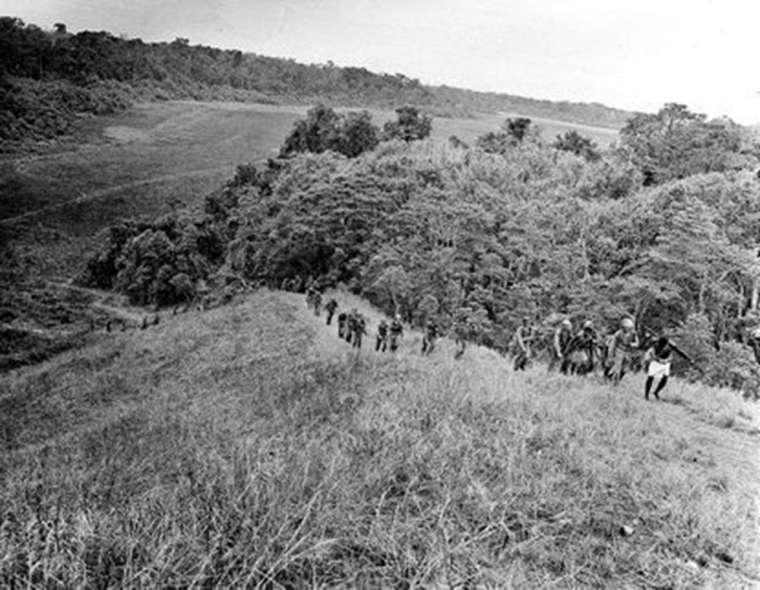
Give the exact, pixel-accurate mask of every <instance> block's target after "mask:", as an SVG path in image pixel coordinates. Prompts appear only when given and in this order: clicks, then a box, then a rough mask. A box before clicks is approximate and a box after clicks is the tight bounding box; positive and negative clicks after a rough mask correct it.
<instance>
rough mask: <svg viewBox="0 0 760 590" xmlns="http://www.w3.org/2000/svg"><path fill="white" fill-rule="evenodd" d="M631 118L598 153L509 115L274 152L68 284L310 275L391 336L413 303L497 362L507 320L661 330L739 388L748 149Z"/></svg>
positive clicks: (751, 290) (758, 271)
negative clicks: (352, 300)
mask: <svg viewBox="0 0 760 590" xmlns="http://www.w3.org/2000/svg"><path fill="white" fill-rule="evenodd" d="M412 111H413V109H412ZM410 112H411V111H409V110H407V109H400V110H399V123H400V122H401V121H402V120H406V119H408V117H409V115H410ZM330 113H332V111H331V110H330V109H326V108H325V107H319V108H317V109H314V110H313V111H312V112H310V113H309V116H308V117H307V119H306V120H305V121H302V122H299V123H297V124H296V126H295V128H294V134H296V135H299V137H301V136H302V135H300V134H302V132H304V130H306V132H308V133H307V136H308V137H305V138H304V142H303V143H302V145H303V146H308V145H309V142H312V145H317V144H318V138H319V137H320V136H322V137H329V136H330V133H329V130H330V129H341V128H343V127H342V126H343V123H341V122H340V118H339V117H338V116H337V115H335V114H334V113H332V115H331V114H330ZM643 117H644V118H641V117H639V118H636V119H633V120H632V121H631V123H630V124H629V125H628V127H627V128H626V129H627V131H626V133H624V134H623V142H622V143H623V144H622V146H621V147H620V148H619V149H616V150H615V151H611V152H606V153H601V152H599V151H598V150H596V149H595V146H594V145H593V143H592V142H590V141H589V140H587V139H585V138H582V137H576V136H573V135H572V134H568V135H566V136H564V137H559V138H557V140H556V141H555V142H554V143H553V144H548V143H545V142H543V141H542V140H541V139H540V134H539V133H537V132H536V130H535V129H534V128H533V126H532V124H531V122H530V120H527V119H518V120H515V119H513V120H508V121H506V122H505V125H504V126H503V128H502V129H501V130H498V131H495V132H494V133H491V134H488V135H487V136H484V137H482V138H480V140H478V142H477V143H476V145H475V146H472V147H468V146H465V145H463V144H462V143H461V142H458V141H456V140H451V141H449V142H448V143H445V144H441V143H435V142H431V141H418V140H416V138H415V137H413V136H409V137H406V138H405V139H407V141H403V140H400V139H394V138H393V137H392V136H391V137H388V136H384V135H383V133H382V132H381V131H380V130H379V129H377V130H375V131H374V132H373V134H374V135H375V136H380V137H381V139H383V140H384V141H381V142H380V143H379V144H377V146H376V147H374V141H373V142H372V145H367V146H366V149H364V150H362V151H361V153H359V154H347V155H344V154H340V153H336V151H335V150H333V149H322V148H321V147H320V148H319V149H313V150H312V149H309V148H306V149H299V150H285V152H287V153H288V154H289V155H290V157H288V158H286V159H279V160H270V162H269V164H268V165H267V166H264V167H261V166H258V167H257V166H254V165H249V166H243V167H240V168H239V170H238V175H237V176H236V177H235V179H233V180H232V181H231V182H230V183H229V184H228V186H227V187H225V188H224V189H223V190H221V191H219V192H218V193H216V194H214V195H212V196H210V197H209V198H208V199H207V203H206V210H205V213H204V215H203V216H201V217H199V218H194V219H189V218H184V220H183V221H182V222H181V223H180V222H179V221H178V220H177V219H174V220H170V222H168V221H167V220H162V221H159V222H154V223H152V224H150V227H148V226H139V225H135V224H134V223H133V224H132V225H121V226H119V227H118V228H112V229H111V230H109V232H107V233H106V235H105V243H104V246H103V250H102V251H101V252H100V253H98V254H97V255H96V256H95V258H93V260H92V261H91V262H90V264H89V266H88V272H87V273H85V281H88V282H91V283H94V284H97V285H99V286H101V287H113V288H117V289H119V290H121V291H123V292H125V293H127V294H128V295H130V297H131V298H132V300H133V301H135V302H138V303H144V302H158V303H169V302H173V301H175V300H180V299H185V298H190V297H193V296H194V289H195V288H196V285H199V284H201V283H204V284H205V283H207V282H210V283H211V284H214V283H216V284H218V285H224V284H226V283H227V282H228V281H230V280H234V278H235V277H243V278H245V279H247V280H252V281H263V282H266V283H269V284H271V285H279V284H280V283H281V282H282V281H283V280H284V279H288V278H294V277H296V276H300V277H302V278H306V277H308V276H313V277H314V278H318V279H319V280H320V281H321V282H322V283H323V284H325V285H342V286H344V287H345V288H347V289H350V290H352V291H354V292H356V293H360V294H362V295H364V296H366V297H368V298H369V299H370V300H371V301H372V302H373V303H375V304H376V305H378V306H380V307H382V308H383V309H385V310H386V311H388V312H394V311H399V312H400V313H402V315H404V316H405V318H406V320H407V321H410V322H417V321H420V319H421V315H422V314H423V311H422V310H423V309H424V310H427V311H426V312H425V313H429V310H430V309H431V308H433V309H435V312H434V313H435V314H436V315H437V317H438V321H439V323H440V325H441V326H443V328H444V329H448V330H452V331H454V330H459V331H460V333H461V331H462V330H464V331H465V332H466V334H467V336H468V338H469V339H471V340H473V341H475V342H478V343H481V344H485V345H488V346H492V347H495V348H497V349H502V350H504V349H506V348H507V346H508V343H509V340H510V338H511V335H512V333H513V329H514V327H515V326H516V325H517V322H518V321H519V319H520V318H522V317H523V316H526V315H527V316H531V317H536V318H540V319H541V320H547V321H548V319H550V318H556V317H561V315H567V316H570V317H572V318H574V319H575V320H578V321H580V320H582V319H588V318H590V319H593V320H595V321H596V323H597V325H598V326H600V327H602V328H605V327H607V328H610V329H612V328H613V327H615V326H616V325H617V323H618V322H619V319H620V318H621V317H622V316H623V315H628V314H630V315H632V316H634V317H635V318H636V320H637V322H638V325H639V326H640V327H642V328H647V329H650V330H659V329H666V330H668V331H670V332H671V333H677V334H680V336H681V341H682V343H683V344H684V345H685V346H686V347H687V348H688V349H689V350H690V352H691V353H692V355H693V356H694V357H695V358H696V359H697V366H698V367H700V373H699V374H697V373H694V369H686V368H682V370H685V371H687V370H688V371H692V373H691V376H692V377H695V378H700V379H703V380H705V381H706V382H708V383H719V384H726V385H732V386H737V387H743V388H756V387H757V385H758V383H759V382H758V381H757V379H758V376H760V374H759V373H758V370H757V367H758V366H757V364H756V363H755V362H754V359H753V355H752V351H751V345H752V344H753V339H752V334H753V331H754V330H755V329H756V328H757V327H758V326H760V314H758V286H759V284H760V283H759V281H760V260H759V259H758V236H760V181H759V180H758V177H757V174H756V168H757V166H758V162H760V149H759V148H758V145H757V144H756V143H752V141H751V136H745V135H744V131H745V130H743V129H742V128H741V127H739V126H736V125H733V124H731V123H730V122H724V123H725V124H724V125H723V127H722V128H721V129H722V131H721V129H718V128H717V127H716V125H717V126H718V127H719V126H720V125H719V124H717V123H709V122H707V121H705V120H704V117H700V116H695V115H694V114H693V113H691V112H689V111H688V109H686V108H685V107H682V106H680V105H667V106H666V107H665V108H663V109H662V110H661V111H660V112H659V113H658V114H656V115H647V116H643ZM352 120H363V117H362V116H359V115H356V116H355V117H353V119H352ZM320 121H321V122H322V123H324V122H325V121H331V122H332V123H331V124H330V125H323V126H320V124H319V122H320ZM365 123H367V121H365ZM370 124H371V123H370ZM658 126H659V127H658ZM676 128H680V130H679V131H678V135H677V137H679V138H680V139H681V140H683V141H686V138H701V139H700V141H693V142H691V143H689V142H686V143H685V144H684V145H681V146H679V147H678V149H679V150H680V151H679V154H680V157H679V158H671V157H670V156H671V155H672V154H671V152H670V151H668V150H665V149H664V147H663V146H661V145H660V144H659V142H664V145H670V146H671V147H673V146H672V142H671V139H672V136H670V135H668V133H670V132H673V130H674V129H676ZM325 130H327V131H325ZM576 135H577V134H576ZM291 137H292V136H291ZM289 139H290V138H289ZM288 141H289V140H288ZM288 141H286V145H288ZM315 142H316V143H315ZM674 149H675V148H674ZM704 150H711V151H712V155H711V157H710V158H708V159H706V158H705V157H704ZM314 152H318V153H314ZM349 156H351V157H349ZM644 156H646V157H644ZM685 171H686V172H689V173H690V174H688V175H684V172H685ZM645 185H646V186H645ZM167 224H168V225H169V226H171V227H169V228H168V229H167V227H166V226H167ZM178 227H181V229H177V228H178ZM125 228H126V229H125ZM210 244H212V245H213V247H210ZM197 254H201V259H202V263H201V262H195V263H193V262H191V259H192V256H193V255H197ZM180 285H181V287H180ZM172 289H174V290H172ZM558 314H560V315H558Z"/></svg>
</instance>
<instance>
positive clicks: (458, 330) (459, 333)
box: [454, 321, 467, 360]
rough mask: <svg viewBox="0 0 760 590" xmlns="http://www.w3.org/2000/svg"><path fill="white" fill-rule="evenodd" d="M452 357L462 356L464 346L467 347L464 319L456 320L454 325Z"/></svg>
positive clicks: (456, 358)
mask: <svg viewBox="0 0 760 590" xmlns="http://www.w3.org/2000/svg"><path fill="white" fill-rule="evenodd" d="M454 346H455V347H456V349H455V350H454V359H455V360H459V359H460V358H462V357H463V356H464V351H465V348H467V323H466V322H465V321H458V322H457V323H456V324H455V325H454Z"/></svg>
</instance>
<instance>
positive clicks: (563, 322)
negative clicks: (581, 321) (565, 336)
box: [562, 318, 573, 328]
mask: <svg viewBox="0 0 760 590" xmlns="http://www.w3.org/2000/svg"><path fill="white" fill-rule="evenodd" d="M562 325H563V326H566V327H568V328H571V327H572V326H573V324H572V322H570V320H569V319H567V318H565V319H564V320H562Z"/></svg>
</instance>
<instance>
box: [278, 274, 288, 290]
mask: <svg viewBox="0 0 760 590" xmlns="http://www.w3.org/2000/svg"><path fill="white" fill-rule="evenodd" d="M289 286H290V279H288V278H287V277H285V278H284V279H282V282H281V283H280V290H281V291H290V289H289V288H288V287H289Z"/></svg>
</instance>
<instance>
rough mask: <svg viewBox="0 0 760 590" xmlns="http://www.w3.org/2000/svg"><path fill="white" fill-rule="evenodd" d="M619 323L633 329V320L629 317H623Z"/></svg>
mask: <svg viewBox="0 0 760 590" xmlns="http://www.w3.org/2000/svg"><path fill="white" fill-rule="evenodd" d="M620 325H621V326H623V327H624V328H628V329H629V330H632V329H633V320H632V319H631V318H623V321H622V322H620Z"/></svg>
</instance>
